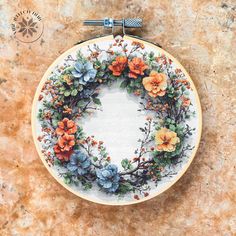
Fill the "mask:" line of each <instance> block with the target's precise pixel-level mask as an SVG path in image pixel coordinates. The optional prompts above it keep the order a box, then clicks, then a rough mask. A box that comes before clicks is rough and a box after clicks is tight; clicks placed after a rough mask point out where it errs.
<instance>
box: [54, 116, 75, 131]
mask: <svg viewBox="0 0 236 236" xmlns="http://www.w3.org/2000/svg"><path fill="white" fill-rule="evenodd" d="M76 131H77V126H76V124H75V122H74V121H73V120H69V119H68V118H64V119H63V120H62V121H60V122H58V127H57V129H56V134H57V135H63V134H74V133H75V132H76Z"/></svg>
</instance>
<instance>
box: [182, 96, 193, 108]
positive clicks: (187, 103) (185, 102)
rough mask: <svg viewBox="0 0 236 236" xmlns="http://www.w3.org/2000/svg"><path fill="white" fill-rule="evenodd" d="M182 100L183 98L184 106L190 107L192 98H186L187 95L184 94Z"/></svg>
mask: <svg viewBox="0 0 236 236" xmlns="http://www.w3.org/2000/svg"><path fill="white" fill-rule="evenodd" d="M181 100H182V105H183V106H184V107H188V106H189V105H190V103H191V102H190V99H189V98H186V97H184V96H182V97H181Z"/></svg>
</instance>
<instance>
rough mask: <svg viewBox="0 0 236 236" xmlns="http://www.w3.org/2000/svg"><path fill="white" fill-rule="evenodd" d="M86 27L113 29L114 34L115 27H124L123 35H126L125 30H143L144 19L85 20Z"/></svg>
mask: <svg viewBox="0 0 236 236" xmlns="http://www.w3.org/2000/svg"><path fill="white" fill-rule="evenodd" d="M84 25H89V26H104V28H112V34H113V30H114V27H115V26H122V30H123V34H124V35H125V28H141V27H142V19H140V18H128V19H124V18H123V19H122V20H114V19H112V18H108V17H106V18H104V19H103V20H85V21H84Z"/></svg>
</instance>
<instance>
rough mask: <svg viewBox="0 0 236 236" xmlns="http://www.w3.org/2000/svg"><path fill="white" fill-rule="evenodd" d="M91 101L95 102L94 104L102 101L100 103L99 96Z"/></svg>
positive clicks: (99, 103)
mask: <svg viewBox="0 0 236 236" xmlns="http://www.w3.org/2000/svg"><path fill="white" fill-rule="evenodd" d="M93 102H94V103H95V104H97V105H100V106H101V105H102V103H101V101H100V99H99V98H93Z"/></svg>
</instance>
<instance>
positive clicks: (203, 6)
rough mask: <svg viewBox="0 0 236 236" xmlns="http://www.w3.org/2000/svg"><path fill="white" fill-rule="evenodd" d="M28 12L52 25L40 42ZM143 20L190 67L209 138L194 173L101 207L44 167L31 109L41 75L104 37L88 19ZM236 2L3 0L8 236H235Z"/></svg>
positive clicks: (0, 138) (1, 227)
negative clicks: (16, 34) (126, 202)
mask: <svg viewBox="0 0 236 236" xmlns="http://www.w3.org/2000/svg"><path fill="white" fill-rule="evenodd" d="M24 9H31V10H34V11H36V12H38V13H39V14H40V15H41V16H42V17H43V21H44V26H45V29H44V33H43V36H42V37H41V39H39V40H38V41H36V42H35V43H32V44H24V43H19V42H17V40H16V39H14V38H13V37H12V31H11V28H10V24H11V22H12V19H13V17H14V15H15V14H16V13H17V12H19V11H21V10H24ZM104 16H111V17H114V18H121V17H135V16H139V17H142V18H143V20H144V23H145V26H144V28H143V30H142V31H136V34H138V35H140V36H142V37H143V38H145V39H148V40H150V41H153V42H158V43H159V44H161V45H162V47H163V48H164V49H166V50H167V51H168V52H170V53H171V54H173V55H174V56H175V57H176V58H177V59H179V61H180V62H181V63H182V64H183V65H184V66H185V67H186V69H187V70H188V71H189V73H190V75H191V76H192V78H193V81H194V82H195V84H196V87H197V89H198V91H199V95H200V99H201V103H202V108H203V122H204V123H203V136H202V140H201V144H200V148H199V150H198V153H197V155H196V157H195V160H194V161H193V163H192V165H191V167H190V168H189V170H188V171H187V173H186V174H185V175H184V176H183V177H182V178H181V180H180V181H178V183H177V184H175V185H174V187H172V188H171V189H169V190H168V191H166V192H165V193H164V194H162V195H160V196H158V197H156V198H154V199H152V200H150V201H147V202H144V203H141V204H138V205H133V206H125V207H111V206H102V205H97V204H94V203H90V202H87V201H85V200H81V199H80V198H78V197H76V196H74V195H73V194H71V193H69V192H68V191H67V190H65V189H63V187H62V186H60V185H59V184H58V183H57V182H56V181H55V180H54V179H53V178H52V177H51V176H50V174H49V173H48V172H47V170H46V168H45V167H44V166H43V164H42V162H41V161H40V159H39V157H38V155H37V153H36V150H35V147H34V144H33V140H32V135H31V126H30V112H31V104H32V99H33V96H34V92H35V90H36V87H37V84H38V83H39V81H40V79H41V77H42V75H43V74H44V72H45V70H46V69H47V67H48V66H49V65H50V64H51V63H52V62H53V61H54V60H55V58H56V57H58V56H59V55H60V54H61V53H62V52H63V51H65V50H66V49H68V48H70V47H71V46H72V45H73V44H74V43H76V42H78V41H80V40H85V39H88V38H91V37H93V36H96V35H98V34H101V33H103V31H102V28H97V29H95V28H86V27H82V20H83V19H86V18H91V19H96V18H98V19H99V18H103V17H104ZM235 104H236V0H231V1H230V0H229V1H227V0H225V1H223V0H222V1H217V0H215V1H214V0H172V1H171V0H165V1H164V0H152V1H151V0H126V1H123V0H122V1H121V0H119V1H118V0H116V1H115V0H114V1H105V0H86V1H81V0H80V1H76V0H67V1H62V0H58V1H52V0H51V1H36V0H35V1H27V0H25V1H13V0H12V1H4V0H0V235H33V236H37V235H69V236H73V235H82V236H87V235H102V236H106V235H122V236H123V235H125V236H126V235H127V236H133V235H142V236H145V235H148V236H156V235H167V236H169V235H170V236H171V235H175V236H178V235H181V236H182V235H191V236H195V235H204V236H205V235H206V236H207V235H214V236H215V235H236V204H235V201H236V179H235V165H236V128H235V127H236V126H235V124H236V116H235V113H236V106H235Z"/></svg>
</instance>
